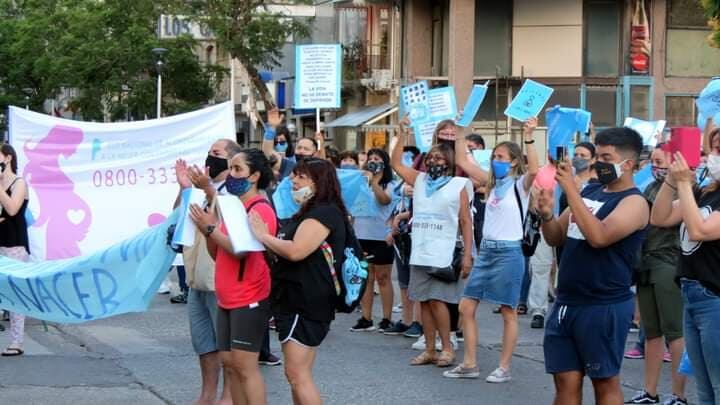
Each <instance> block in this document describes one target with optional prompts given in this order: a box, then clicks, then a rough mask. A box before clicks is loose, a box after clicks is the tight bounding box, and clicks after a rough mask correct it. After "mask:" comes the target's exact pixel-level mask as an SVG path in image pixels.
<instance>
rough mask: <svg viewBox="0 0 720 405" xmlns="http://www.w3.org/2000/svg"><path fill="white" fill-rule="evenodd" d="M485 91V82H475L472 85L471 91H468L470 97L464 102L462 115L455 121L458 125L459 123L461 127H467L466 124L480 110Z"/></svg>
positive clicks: (468, 123) (486, 88)
mask: <svg viewBox="0 0 720 405" xmlns="http://www.w3.org/2000/svg"><path fill="white" fill-rule="evenodd" d="M487 91H488V86H487V83H486V84H476V85H474V86H473V89H472V92H470V97H468V100H467V102H466V103H465V107H463V113H462V116H461V117H460V119H459V120H458V122H457V124H458V125H460V126H461V127H467V126H468V125H470V123H471V122H472V120H473V119H474V118H475V116H476V115H477V112H478V110H480V106H481V105H482V102H483V100H485V95H486V94H487Z"/></svg>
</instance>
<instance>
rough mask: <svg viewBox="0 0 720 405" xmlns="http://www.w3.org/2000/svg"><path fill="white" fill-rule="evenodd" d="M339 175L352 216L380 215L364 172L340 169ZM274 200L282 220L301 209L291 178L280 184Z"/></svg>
mask: <svg viewBox="0 0 720 405" xmlns="http://www.w3.org/2000/svg"><path fill="white" fill-rule="evenodd" d="M337 175H338V181H339V182H340V191H341V193H342V198H343V202H344V203H345V207H346V208H347V209H348V211H350V215H352V216H355V217H367V216H374V215H378V214H379V212H378V209H377V203H376V202H375V197H374V194H373V193H372V190H371V189H370V186H369V185H368V181H367V177H365V176H364V175H363V172H362V171H360V170H343V169H338V170H337ZM272 198H273V205H274V206H275V212H276V213H277V216H278V218H280V219H287V218H290V217H292V216H293V215H295V213H296V212H297V211H298V210H299V209H300V206H299V205H298V204H297V203H295V201H294V200H293V198H292V182H291V181H290V178H289V177H286V178H284V179H283V180H282V181H281V182H280V184H278V186H277V189H275V192H274V193H273V197H272Z"/></svg>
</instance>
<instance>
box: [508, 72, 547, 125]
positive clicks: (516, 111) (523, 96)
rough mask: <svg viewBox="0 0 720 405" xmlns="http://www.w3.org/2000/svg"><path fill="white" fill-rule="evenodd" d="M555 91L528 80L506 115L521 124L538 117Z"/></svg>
mask: <svg viewBox="0 0 720 405" xmlns="http://www.w3.org/2000/svg"><path fill="white" fill-rule="evenodd" d="M553 91H554V90H553V89H552V88H551V87H548V86H546V85H544V84H541V83H538V82H535V81H533V80H530V79H526V80H525V83H524V84H523V86H522V88H520V91H519V92H518V94H517V96H515V98H514V99H513V101H512V102H511V103H510V105H509V106H508V107H507V108H506V109H505V115H507V116H508V117H511V118H514V119H516V120H518V121H521V122H524V121H527V120H528V118H532V117H537V115H538V114H539V113H540V110H542V109H543V107H544V106H545V103H547V102H548V100H549V99H550V96H551V95H552V93H553Z"/></svg>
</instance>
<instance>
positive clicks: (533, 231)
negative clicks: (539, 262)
mask: <svg viewBox="0 0 720 405" xmlns="http://www.w3.org/2000/svg"><path fill="white" fill-rule="evenodd" d="M513 188H514V189H515V199H516V200H517V204H518V207H519V208H520V209H519V211H520V223H522V227H523V238H522V251H523V255H525V257H531V256H532V255H534V254H535V250H536V249H537V246H538V243H540V225H541V224H542V218H541V217H540V215H538V214H536V213H534V212H533V211H532V210H528V212H527V216H525V214H524V212H523V205H522V200H521V199H520V192H519V191H518V188H517V183H515V184H514V185H513Z"/></svg>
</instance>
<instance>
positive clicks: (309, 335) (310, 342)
mask: <svg viewBox="0 0 720 405" xmlns="http://www.w3.org/2000/svg"><path fill="white" fill-rule="evenodd" d="M275 329H276V330H277V333H278V339H279V340H280V343H287V342H288V341H290V340H292V341H293V342H295V343H298V344H300V345H302V346H306V347H318V346H320V343H322V341H323V340H324V339H325V336H327V334H328V332H330V322H320V321H313V320H310V319H307V318H304V317H302V316H300V315H298V314H294V315H288V314H276V315H275Z"/></svg>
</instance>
